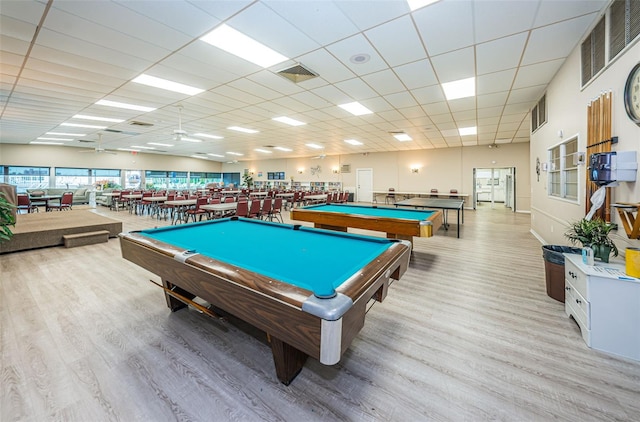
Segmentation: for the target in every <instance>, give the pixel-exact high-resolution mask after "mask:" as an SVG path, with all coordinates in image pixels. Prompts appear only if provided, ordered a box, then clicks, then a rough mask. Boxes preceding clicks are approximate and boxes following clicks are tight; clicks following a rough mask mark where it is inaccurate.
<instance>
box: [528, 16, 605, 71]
mask: <svg viewBox="0 0 640 422" xmlns="http://www.w3.org/2000/svg"><path fill="white" fill-rule="evenodd" d="M592 22H593V16H591V15H587V16H582V17H578V18H574V19H571V20H568V21H563V22H560V23H557V24H554V25H550V26H545V27H542V28H539V29H536V30H534V31H533V32H532V33H531V37H530V39H529V43H528V44H527V49H526V51H525V54H524V57H523V59H522V65H528V64H533V63H538V62H543V61H548V60H553V59H559V58H562V57H566V56H567V55H568V54H569V53H570V52H571V50H573V49H574V48H575V47H576V45H578V42H577V41H576V38H575V37H571V36H570V34H578V33H579V34H583V33H585V32H586V30H587V29H588V28H589V26H590V25H591V23H592Z"/></svg>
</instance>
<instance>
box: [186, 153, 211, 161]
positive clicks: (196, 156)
mask: <svg viewBox="0 0 640 422" xmlns="http://www.w3.org/2000/svg"><path fill="white" fill-rule="evenodd" d="M190 157H192V158H201V159H203V160H208V159H209V158H208V157H206V156H204V155H196V154H194V155H190Z"/></svg>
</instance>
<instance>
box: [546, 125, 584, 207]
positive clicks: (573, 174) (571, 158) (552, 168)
mask: <svg viewBox="0 0 640 422" xmlns="http://www.w3.org/2000/svg"><path fill="white" fill-rule="evenodd" d="M549 196H555V197H558V198H564V199H569V200H572V201H577V200H578V138H577V137H575V138H572V139H569V140H568V141H566V142H563V143H562V144H559V145H556V146H555V147H553V148H551V149H550V150H549Z"/></svg>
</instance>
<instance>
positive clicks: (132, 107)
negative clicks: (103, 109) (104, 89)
mask: <svg viewBox="0 0 640 422" xmlns="http://www.w3.org/2000/svg"><path fill="white" fill-rule="evenodd" d="M96 105H101V106H107V107H115V108H123V109H125V110H136V111H144V112H146V113H148V112H150V111H154V110H156V109H155V108H153V107H145V106H141V105H136V104H127V103H120V102H117V101H109V100H100V101H97V102H96Z"/></svg>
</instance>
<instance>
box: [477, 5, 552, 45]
mask: <svg viewBox="0 0 640 422" xmlns="http://www.w3.org/2000/svg"><path fill="white" fill-rule="evenodd" d="M540 2H541V0H518V1H501V0H497V1H478V2H474V3H473V8H474V17H475V19H474V29H475V41H476V42H477V43H483V42H486V41H490V40H494V39H497V38H501V37H506V36H508V35H513V34H517V33H519V32H523V31H528V30H529V29H530V28H531V26H532V25H533V21H534V18H535V15H536V11H537V10H538V6H539V4H540Z"/></svg>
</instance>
